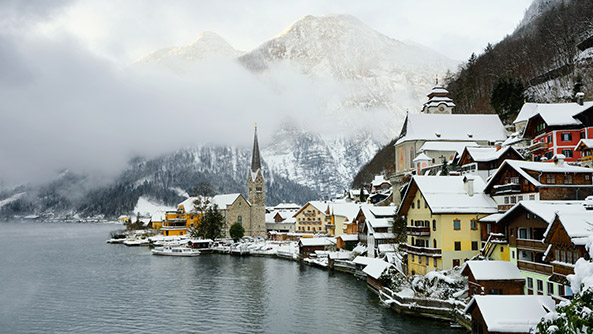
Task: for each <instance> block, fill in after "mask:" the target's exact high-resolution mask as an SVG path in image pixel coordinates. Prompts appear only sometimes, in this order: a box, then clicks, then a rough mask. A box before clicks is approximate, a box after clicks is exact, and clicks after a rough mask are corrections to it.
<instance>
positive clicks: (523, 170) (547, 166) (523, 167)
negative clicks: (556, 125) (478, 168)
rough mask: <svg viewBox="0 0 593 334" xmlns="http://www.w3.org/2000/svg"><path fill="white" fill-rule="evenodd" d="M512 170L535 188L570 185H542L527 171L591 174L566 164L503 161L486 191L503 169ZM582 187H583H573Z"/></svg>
mask: <svg viewBox="0 0 593 334" xmlns="http://www.w3.org/2000/svg"><path fill="white" fill-rule="evenodd" d="M507 167H508V168H512V169H514V170H516V171H517V172H518V173H519V174H521V176H523V177H524V178H525V179H527V180H528V181H529V182H530V183H531V184H533V185H534V186H536V187H541V186H546V187H570V186H571V185H568V184H561V185H558V184H556V185H555V184H545V185H544V184H542V183H541V182H540V181H539V180H537V179H535V178H534V177H532V176H531V175H529V173H527V171H533V172H538V173H566V174H569V173H590V174H593V169H591V168H586V167H577V166H571V165H568V164H566V163H564V164H562V165H560V164H558V165H556V164H554V163H553V162H536V161H520V160H505V161H504V162H503V163H502V164H501V165H500V167H498V169H497V170H496V172H494V174H493V175H492V177H491V178H490V181H488V184H487V185H486V189H485V190H486V191H489V190H490V189H491V188H492V187H493V186H494V184H495V183H496V182H497V175H498V174H499V173H504V169H505V168H507ZM574 186H579V187H582V186H584V185H582V184H581V185H574Z"/></svg>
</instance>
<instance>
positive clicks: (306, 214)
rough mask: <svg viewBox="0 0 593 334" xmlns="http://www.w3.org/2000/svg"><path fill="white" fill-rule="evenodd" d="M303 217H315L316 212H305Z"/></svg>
mask: <svg viewBox="0 0 593 334" xmlns="http://www.w3.org/2000/svg"><path fill="white" fill-rule="evenodd" d="M303 216H305V217H315V212H303Z"/></svg>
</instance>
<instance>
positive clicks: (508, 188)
mask: <svg viewBox="0 0 593 334" xmlns="http://www.w3.org/2000/svg"><path fill="white" fill-rule="evenodd" d="M493 190H494V195H500V194H508V193H518V192H520V191H521V185H520V184H517V183H507V184H502V185H499V186H494V188H493Z"/></svg>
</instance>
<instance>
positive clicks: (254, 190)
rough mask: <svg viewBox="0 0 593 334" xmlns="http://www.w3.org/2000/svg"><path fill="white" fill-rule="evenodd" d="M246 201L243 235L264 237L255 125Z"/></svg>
mask: <svg viewBox="0 0 593 334" xmlns="http://www.w3.org/2000/svg"><path fill="white" fill-rule="evenodd" d="M247 200H248V201H249V203H250V204H251V219H250V226H244V227H245V234H246V235H251V236H253V237H257V236H261V237H265V236H266V185H265V182H264V174H263V171H262V168H261V159H260V157H259V143H258V141H257V125H256V126H255V135H254V137H253V152H252V153H251V168H250V169H249V175H248V176H247Z"/></svg>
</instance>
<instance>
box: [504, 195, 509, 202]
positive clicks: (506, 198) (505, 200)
mask: <svg viewBox="0 0 593 334" xmlns="http://www.w3.org/2000/svg"><path fill="white" fill-rule="evenodd" d="M504 204H509V197H508V196H505V198H504Z"/></svg>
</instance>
